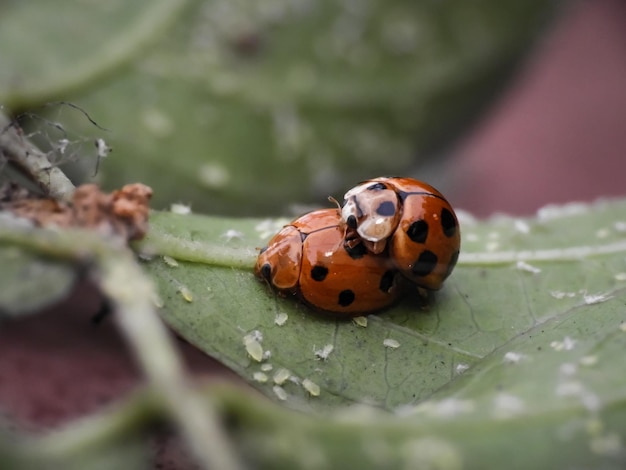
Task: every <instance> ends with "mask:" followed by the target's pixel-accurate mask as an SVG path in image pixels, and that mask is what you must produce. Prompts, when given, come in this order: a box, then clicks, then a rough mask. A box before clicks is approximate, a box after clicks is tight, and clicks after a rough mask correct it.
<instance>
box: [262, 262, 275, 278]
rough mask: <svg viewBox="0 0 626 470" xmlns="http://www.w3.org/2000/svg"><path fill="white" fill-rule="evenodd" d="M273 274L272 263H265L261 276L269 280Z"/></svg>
mask: <svg viewBox="0 0 626 470" xmlns="http://www.w3.org/2000/svg"><path fill="white" fill-rule="evenodd" d="M271 275H272V265H271V264H269V263H265V264H264V265H263V266H261V276H263V277H264V278H265V279H267V280H268V281H269V280H270V276H271Z"/></svg>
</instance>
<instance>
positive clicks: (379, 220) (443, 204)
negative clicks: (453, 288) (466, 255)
mask: <svg viewBox="0 0 626 470" xmlns="http://www.w3.org/2000/svg"><path fill="white" fill-rule="evenodd" d="M341 218H342V221H343V222H344V223H345V224H346V226H347V233H348V234H350V233H351V232H356V234H357V237H359V238H360V239H361V240H363V245H364V246H365V247H366V249H367V250H368V251H369V252H371V253H372V254H383V253H387V254H388V256H389V257H390V258H391V260H392V261H393V263H394V264H395V266H396V267H397V268H398V269H399V270H400V272H401V273H402V274H403V275H404V276H405V277H406V278H407V279H409V280H410V281H411V282H413V283H414V284H416V285H418V286H419V287H423V288H426V289H431V290H438V289H440V288H441V286H442V284H443V281H444V280H445V279H446V278H447V277H448V276H449V275H450V273H451V272H452V269H454V266H455V265H456V262H457V260H458V257H459V249H460V246H461V231H460V229H459V222H458V220H457V218H456V214H455V213H454V209H452V206H451V205H450V203H449V202H448V201H447V200H446V198H445V197H443V195H442V194H441V193H440V192H439V191H437V190H436V189H435V188H433V187H432V186H430V185H428V184H426V183H422V182H421V181H417V180H415V179H413V178H399V177H380V178H374V179H371V180H368V181H365V182H363V183H360V184H359V185H357V186H355V187H354V188H352V189H351V190H350V191H348V192H347V193H346V194H345V196H344V201H343V204H342V207H341ZM349 238H352V240H354V236H352V237H350V236H349Z"/></svg>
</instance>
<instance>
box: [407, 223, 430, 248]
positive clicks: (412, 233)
mask: <svg viewBox="0 0 626 470" xmlns="http://www.w3.org/2000/svg"><path fill="white" fill-rule="evenodd" d="M406 234H407V235H408V236H409V238H410V239H411V241H412V242H415V243H425V242H426V238H428V224H427V223H426V221H425V220H417V221H415V222H413V223H412V224H411V225H410V226H409V228H408V230H407V231H406Z"/></svg>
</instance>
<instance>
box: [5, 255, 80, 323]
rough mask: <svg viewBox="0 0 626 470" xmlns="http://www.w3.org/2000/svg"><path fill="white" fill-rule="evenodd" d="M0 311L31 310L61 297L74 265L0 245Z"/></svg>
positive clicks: (71, 281) (69, 285) (73, 274)
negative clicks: (0, 267)
mask: <svg viewBox="0 0 626 470" xmlns="http://www.w3.org/2000/svg"><path fill="white" fill-rule="evenodd" d="M0 266H2V269H0V312H1V313H2V314H4V315H19V314H25V313H34V312H37V311H38V310H40V309H42V308H44V307H47V306H49V305H51V304H53V303H54V302H56V301H57V300H61V299H63V298H64V297H65V296H66V295H67V294H68V293H69V292H70V289H72V287H73V286H74V282H75V280H76V267H74V266H71V265H69V264H65V263H59V262H57V261H51V260H47V259H43V258H42V257H41V256H38V255H35V254H33V253H28V252H25V251H23V250H20V249H18V248H16V247H9V246H0Z"/></svg>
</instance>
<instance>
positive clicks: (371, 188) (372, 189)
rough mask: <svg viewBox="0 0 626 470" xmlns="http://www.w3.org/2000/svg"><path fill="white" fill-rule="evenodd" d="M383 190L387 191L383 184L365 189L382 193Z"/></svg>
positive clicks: (376, 184) (375, 184)
mask: <svg viewBox="0 0 626 470" xmlns="http://www.w3.org/2000/svg"><path fill="white" fill-rule="evenodd" d="M383 189H387V186H386V185H385V184H384V183H374V184H372V185H370V186H368V187H367V190H368V191H382V190H383Z"/></svg>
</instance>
